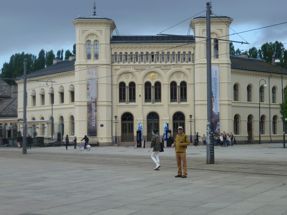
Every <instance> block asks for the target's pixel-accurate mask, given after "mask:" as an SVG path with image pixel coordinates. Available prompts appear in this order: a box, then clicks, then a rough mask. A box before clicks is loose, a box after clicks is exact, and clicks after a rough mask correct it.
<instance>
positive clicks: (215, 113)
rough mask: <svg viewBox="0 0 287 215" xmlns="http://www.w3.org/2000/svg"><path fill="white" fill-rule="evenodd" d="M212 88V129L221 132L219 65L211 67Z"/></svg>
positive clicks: (214, 131)
mask: <svg viewBox="0 0 287 215" xmlns="http://www.w3.org/2000/svg"><path fill="white" fill-rule="evenodd" d="M211 83H212V86H211V89H212V95H211V97H212V103H211V105H212V114H211V130H212V132H213V133H219V132H220V122H219V113H220V111H219V101H220V95H219V88H220V74H219V66H218V65H212V67H211Z"/></svg>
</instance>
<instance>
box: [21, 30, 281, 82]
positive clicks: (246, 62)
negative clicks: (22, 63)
mask: <svg viewBox="0 0 287 215" xmlns="http://www.w3.org/2000/svg"><path fill="white" fill-rule="evenodd" d="M121 37H122V36H121ZM142 37H146V36H142ZM117 39H119V40H120V38H117ZM132 39H135V38H134V37H132ZM122 40H124V38H122ZM125 41H127V40H125ZM145 41H147V40H145ZM187 41H188V40H187ZM134 42H135V41H134ZM230 60H231V69H238V70H245V71H246V72H252V71H254V72H265V73H274V74H284V75H287V69H285V68H282V67H280V66H274V65H272V64H269V63H265V62H264V61H262V60H258V59H253V58H247V57H238V56H231V57H230ZM74 70H75V60H72V61H69V60H67V61H61V62H59V63H57V64H53V65H51V66H49V67H47V68H44V69H41V70H38V71H35V72H32V73H30V74H28V75H27V78H34V77H41V76H45V75H53V74H57V73H62V72H68V71H74ZM19 79H20V78H19Z"/></svg>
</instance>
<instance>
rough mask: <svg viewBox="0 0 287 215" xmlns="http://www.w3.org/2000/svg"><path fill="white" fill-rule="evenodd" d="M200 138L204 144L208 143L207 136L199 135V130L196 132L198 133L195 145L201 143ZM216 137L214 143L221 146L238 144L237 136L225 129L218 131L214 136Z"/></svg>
mask: <svg viewBox="0 0 287 215" xmlns="http://www.w3.org/2000/svg"><path fill="white" fill-rule="evenodd" d="M200 138H201V143H202V144H203V145H206V136H205V134H203V135H202V136H199V134H198V132H196V135H195V137H194V144H193V145H195V146H198V145H199V143H200ZM213 138H214V145H220V146H233V145H234V144H236V139H235V136H234V135H233V134H232V133H226V132H225V131H223V132H221V133H218V134H217V133H216V134H214V136H213Z"/></svg>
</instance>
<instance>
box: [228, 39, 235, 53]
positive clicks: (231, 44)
mask: <svg viewBox="0 0 287 215" xmlns="http://www.w3.org/2000/svg"><path fill="white" fill-rule="evenodd" d="M229 47H230V55H231V56H234V55H235V48H234V45H233V43H232V42H231V43H230V44H229Z"/></svg>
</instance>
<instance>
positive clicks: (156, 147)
mask: <svg viewBox="0 0 287 215" xmlns="http://www.w3.org/2000/svg"><path fill="white" fill-rule="evenodd" d="M151 148H152V149H153V151H152V154H151V159H152V160H153V162H154V163H155V167H154V170H159V168H160V160H159V152H160V148H161V143H160V136H159V135H158V132H157V131H156V130H153V134H152V139H151Z"/></svg>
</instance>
